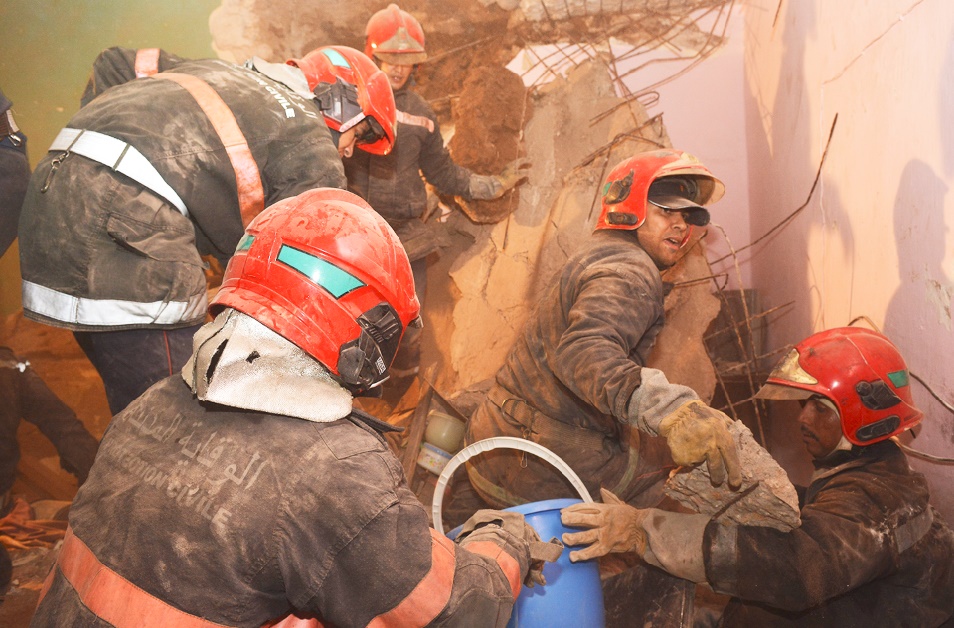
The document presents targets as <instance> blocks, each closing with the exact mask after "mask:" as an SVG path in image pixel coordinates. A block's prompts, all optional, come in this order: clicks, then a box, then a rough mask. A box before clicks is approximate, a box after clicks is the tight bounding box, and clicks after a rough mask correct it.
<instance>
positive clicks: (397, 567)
mask: <svg viewBox="0 0 954 628" xmlns="http://www.w3.org/2000/svg"><path fill="white" fill-rule="evenodd" d="M349 467H350V468H349ZM356 472H357V473H356ZM335 473H337V474H342V475H339V477H342V478H346V479H345V481H344V482H343V483H342V484H341V485H340V488H341V489H342V490H341V491H340V492H338V491H336V493H335V494H333V495H323V496H321V497H320V499H319V500H317V501H316V502H315V504H314V506H315V507H316V508H319V510H317V511H316V513H317V517H318V518H319V519H321V521H320V522H317V523H316V524H315V525H313V526H305V525H298V526H295V529H294V532H293V534H292V535H291V536H290V537H289V539H290V543H289V545H288V547H289V551H287V552H286V554H285V558H284V559H283V563H284V568H283V570H282V571H283V576H284V579H285V582H286V587H287V595H288V599H289V600H290V601H291V602H292V604H293V605H294V606H295V607H296V608H297V609H300V610H303V611H306V612H310V613H312V614H314V615H315V616H317V617H320V618H321V619H323V620H324V621H326V622H330V623H332V624H334V625H336V626H342V627H343V626H365V625H368V624H370V623H372V622H373V621H375V620H377V621H378V622H380V623H381V625H399V626H407V627H408V628H412V627H414V626H426V625H433V626H505V625H506V623H507V620H508V618H509V616H510V610H511V608H512V605H513V601H514V598H515V597H516V594H517V593H515V591H514V586H515V585H514V581H515V582H516V583H517V584H516V590H517V592H519V582H520V580H521V579H522V577H523V575H525V574H523V573H522V572H521V567H520V560H519V556H518V553H519V552H518V550H517V549H516V547H517V543H516V540H515V539H513V541H514V547H513V548H511V547H510V546H509V545H508V544H507V541H506V540H505V539H504V538H503V536H502V537H501V541H500V543H499V546H498V547H495V548H491V549H496V550H497V551H496V552H492V551H486V549H487V548H484V550H483V551H482V553H477V552H471V551H469V550H467V549H465V548H463V547H460V546H458V545H456V544H455V543H454V542H453V541H451V540H450V539H448V538H447V537H445V536H444V535H443V534H440V533H439V532H437V531H436V530H434V529H433V528H431V527H430V525H429V519H428V516H427V513H426V512H425V511H424V508H423V506H421V504H420V502H419V501H418V500H417V498H416V497H415V495H414V494H413V493H412V492H411V491H410V489H409V488H408V487H407V484H406V482H405V481H404V476H403V472H402V470H401V468H400V464H399V463H398V462H397V461H396V459H394V457H393V456H391V455H390V454H389V453H381V454H376V455H373V456H362V457H361V458H357V457H352V458H351V459H349V461H348V463H347V464H345V465H343V466H342V467H341V468H339V469H338V470H337V471H336V472H335ZM313 516H314V515H313ZM501 534H504V532H503V531H501ZM523 564H524V565H525V564H526V558H525V557H524V558H523ZM523 571H525V568H524V569H523Z"/></svg>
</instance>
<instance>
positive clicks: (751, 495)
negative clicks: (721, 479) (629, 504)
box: [665, 421, 801, 532]
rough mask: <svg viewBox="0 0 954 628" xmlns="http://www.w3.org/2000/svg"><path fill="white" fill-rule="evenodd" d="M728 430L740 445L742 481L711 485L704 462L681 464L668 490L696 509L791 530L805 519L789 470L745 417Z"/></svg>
mask: <svg viewBox="0 0 954 628" xmlns="http://www.w3.org/2000/svg"><path fill="white" fill-rule="evenodd" d="M729 431H730V433H731V434H732V437H733V438H734V439H735V442H736V445H737V446H738V448H739V457H740V459H741V462H742V486H741V488H739V490H737V491H733V490H731V489H730V488H729V487H728V486H727V485H725V484H723V485H722V486H712V481H711V480H710V479H709V470H708V469H707V468H706V464H705V463H702V464H700V465H697V466H695V467H692V468H686V467H681V468H679V469H677V470H676V471H675V472H673V474H672V476H671V477H670V478H669V481H668V482H667V483H666V489H665V492H666V494H667V495H668V496H669V497H671V498H673V499H675V500H676V501H678V502H679V503H680V504H682V505H684V506H686V507H687V508H690V509H692V510H694V511H696V512H700V513H703V514H707V515H712V516H713V518H718V519H720V520H723V521H731V522H733V523H737V524H739V525H746V526H766V527H770V528H775V529H776V530H781V531H783V532H787V531H789V530H792V529H793V528H797V527H798V526H799V524H800V522H801V516H800V513H799V508H798V495H797V494H796V493H795V487H794V486H793V485H792V483H791V481H790V480H789V479H788V475H786V473H785V470H784V469H782V467H780V466H779V464H778V463H777V462H775V459H774V458H772V456H771V455H770V454H769V453H768V452H767V451H766V450H765V449H764V448H763V447H762V446H761V445H759V444H758V443H757V442H755V438H754V437H753V436H752V432H751V431H750V430H749V428H747V427H746V426H745V425H744V424H742V422H741V421H732V423H731V425H730V426H729Z"/></svg>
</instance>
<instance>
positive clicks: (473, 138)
mask: <svg viewBox="0 0 954 628" xmlns="http://www.w3.org/2000/svg"><path fill="white" fill-rule="evenodd" d="M453 111H454V125H455V131H454V137H452V138H451V140H450V142H448V149H449V150H450V152H451V153H452V154H453V155H454V161H455V162H457V163H458V164H459V165H461V166H464V167H465V168H469V169H470V170H472V171H474V172H476V173H477V174H484V175H496V174H499V173H500V172H501V171H502V170H503V169H504V167H505V166H506V165H507V164H509V163H510V162H512V161H513V160H514V159H516V158H517V157H518V156H520V151H521V147H520V136H521V133H520V132H521V130H522V128H523V125H524V124H525V123H526V121H527V120H529V119H530V117H531V115H532V113H533V111H532V105H531V103H530V102H529V100H528V98H527V89H526V87H524V85H523V81H521V80H520V77H519V76H517V75H516V74H514V73H513V72H511V71H510V70H508V69H506V68H503V67H500V66H496V65H486V66H483V67H481V68H477V69H476V70H474V71H473V72H471V73H470V75H469V76H468V77H467V80H465V81H464V88H463V90H462V91H461V93H460V97H459V98H458V99H457V102H456V104H455V105H454V107H453ZM519 199H520V189H519V188H517V189H514V190H512V191H510V192H507V193H505V194H504V195H503V196H502V197H501V198H498V199H495V200H492V201H470V202H466V203H465V202H462V201H459V204H460V205H461V208H462V209H463V210H464V212H465V213H466V214H467V217H468V218H470V219H471V220H473V221H474V222H476V223H495V222H499V221H500V220H502V219H504V218H506V217H507V216H508V215H510V213H511V212H512V211H513V210H514V209H515V208H516V207H517V205H518V203H519Z"/></svg>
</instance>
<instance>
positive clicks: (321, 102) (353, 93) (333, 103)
mask: <svg viewBox="0 0 954 628" xmlns="http://www.w3.org/2000/svg"><path fill="white" fill-rule="evenodd" d="M314 94H315V100H316V101H317V102H318V107H319V108H320V109H321V113H322V114H323V115H324V116H325V118H329V119H330V120H331V121H333V122H335V123H337V125H338V131H340V132H342V133H344V132H345V131H347V130H348V129H350V128H351V127H353V126H355V125H356V124H358V122H361V120H363V119H364V118H365V114H364V110H363V109H362V108H361V104H360V103H359V102H358V89H357V88H356V87H355V86H354V85H351V84H350V83H346V82H344V81H343V80H341V79H340V78H338V79H336V80H335V82H334V83H319V84H318V85H317V86H315V89H314Z"/></svg>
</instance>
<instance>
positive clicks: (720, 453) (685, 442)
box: [659, 399, 742, 489]
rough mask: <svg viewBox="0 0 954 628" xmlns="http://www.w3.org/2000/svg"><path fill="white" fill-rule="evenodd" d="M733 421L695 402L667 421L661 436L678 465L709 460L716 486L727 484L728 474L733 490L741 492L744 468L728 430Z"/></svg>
mask: <svg viewBox="0 0 954 628" xmlns="http://www.w3.org/2000/svg"><path fill="white" fill-rule="evenodd" d="M731 420H732V419H730V418H729V417H728V416H726V415H725V414H724V413H722V412H719V411H718V410H715V409H713V408H710V407H709V406H707V405H706V404H704V403H703V402H701V401H699V400H698V399H693V400H691V401H687V402H685V403H684V404H682V405H681V406H679V407H678V408H676V410H674V411H673V412H671V413H670V414H669V415H667V416H666V417H664V418H663V420H662V421H661V422H660V423H659V435H660V436H663V437H665V439H666V442H667V443H668V444H669V451H670V452H671V453H672V459H673V460H674V461H675V462H676V464H679V465H686V466H688V465H695V464H699V463H700V462H702V461H703V460H705V461H706V464H707V466H708V469H709V479H711V480H712V484H713V485H714V486H718V485H719V484H722V483H723V482H725V481H726V475H727V474H728V481H729V487H730V488H733V489H737V488H739V486H741V485H742V465H741V463H740V462H739V451H738V448H737V447H736V445H735V440H734V439H733V438H732V435H731V434H730V433H729V429H728V425H729V422H730V421H731Z"/></svg>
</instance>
